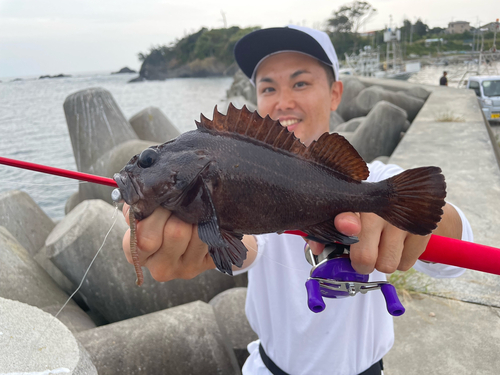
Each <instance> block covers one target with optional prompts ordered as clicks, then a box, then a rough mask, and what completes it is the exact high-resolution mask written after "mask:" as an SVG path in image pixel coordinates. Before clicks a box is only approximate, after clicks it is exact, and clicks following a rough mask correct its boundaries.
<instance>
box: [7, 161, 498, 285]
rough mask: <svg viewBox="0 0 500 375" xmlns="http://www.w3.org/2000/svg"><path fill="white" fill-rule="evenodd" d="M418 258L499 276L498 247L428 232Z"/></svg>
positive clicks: (40, 168) (96, 179)
mask: <svg viewBox="0 0 500 375" xmlns="http://www.w3.org/2000/svg"><path fill="white" fill-rule="evenodd" d="M0 164H4V165H8V166H11V167H16V168H22V169H28V170H32V171H35V172H42V173H47V174H52V175H56V176H60V177H66V178H71V179H75V180H80V181H87V182H92V183H95V184H101V185H106V186H111V187H115V188H117V187H118V185H117V183H116V182H115V180H113V179H112V178H108V177H102V176H96V175H92V174H88V173H82V172H75V171H70V170H67V169H61V168H55V167H49V166H46V165H41V164H35V163H29V162H25V161H20V160H15V159H9V158H4V157H0ZM115 197H116V195H115ZM114 200H116V199H114ZM285 233H288V234H295V235H300V236H303V237H307V234H306V233H303V232H301V231H285ZM419 259H420V260H423V261H427V262H434V263H441V264H447V265H450V266H456V267H461V268H468V269H471V270H475V271H481V272H486V273H491V274H495V275H500V249H497V248H494V247H490V246H486V245H480V244H476V243H472V242H466V241H461V240H456V239H453V238H447V237H442V236H438V235H435V234H433V235H431V238H430V240H429V243H428V244H427V247H426V249H425V251H424V253H423V254H422V255H420V257H419Z"/></svg>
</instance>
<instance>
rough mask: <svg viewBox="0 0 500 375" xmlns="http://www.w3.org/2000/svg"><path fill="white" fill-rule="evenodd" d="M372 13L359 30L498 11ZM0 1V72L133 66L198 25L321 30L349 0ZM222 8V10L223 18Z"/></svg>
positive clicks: (474, 5) (404, 2) (378, 1)
mask: <svg viewBox="0 0 500 375" xmlns="http://www.w3.org/2000/svg"><path fill="white" fill-rule="evenodd" d="M368 2H369V3H370V4H371V5H372V6H373V7H374V8H376V9H377V13H376V15H375V16H373V17H372V18H371V19H370V21H369V22H368V23H367V24H366V25H365V26H364V29H362V30H361V31H363V30H364V31H370V30H380V29H383V28H384V27H385V26H387V25H388V24H389V22H390V16H391V15H392V25H393V26H395V25H396V26H397V25H402V23H403V19H405V18H406V19H409V20H410V21H412V22H415V21H416V20H417V19H418V18H420V19H422V21H424V22H425V23H426V24H428V25H429V26H430V27H431V28H432V27H447V25H448V22H450V21H461V20H464V21H469V22H470V23H471V25H473V26H477V25H478V24H480V25H483V24H486V23H488V22H493V21H495V19H496V18H499V17H500V5H498V4H499V2H498V0H481V1H471V0H467V1H465V0H453V1H452V0H418V1H415V0H412V1H408V0H371V1H370V0H369V1H368ZM245 3H246V4H247V7H246V8H245V9H242V4H243V2H241V1H235V0H221V1H202V0H190V1H179V0H175V1H171V0H163V1H161V0H140V1H139V0H135V1H133V0H119V1H118V0H0V77H4V78H6V77H7V78H8V77H11V78H17V77H30V76H33V77H34V76H39V75H45V74H50V75H54V74H60V73H63V74H74V73H81V72H105V71H106V72H110V71H117V70H119V69H120V68H122V67H125V66H128V67H129V68H131V69H135V70H138V69H139V68H140V61H139V60H138V58H137V54H138V53H139V52H143V53H144V52H147V51H148V50H149V49H150V48H151V47H152V46H157V45H168V44H170V43H173V42H175V41H176V40H178V39H181V38H182V37H184V36H185V35H187V34H190V33H192V32H195V31H198V30H199V29H200V28H201V27H207V28H209V29H211V28H220V27H224V18H225V20H226V24H227V26H240V27H248V26H261V27H276V26H285V25H287V24H290V23H293V24H299V25H304V26H309V27H315V28H318V29H322V28H323V27H324V25H325V23H326V20H327V19H328V18H330V17H331V15H332V13H333V12H334V11H335V10H338V9H339V8H340V7H341V6H342V5H345V4H348V3H349V1H338V0H329V1H326V0H308V1H304V0H301V1H297V0H288V1H286V2H285V1H281V0H279V1H270V0H253V1H247V2H245ZM223 14H224V17H223Z"/></svg>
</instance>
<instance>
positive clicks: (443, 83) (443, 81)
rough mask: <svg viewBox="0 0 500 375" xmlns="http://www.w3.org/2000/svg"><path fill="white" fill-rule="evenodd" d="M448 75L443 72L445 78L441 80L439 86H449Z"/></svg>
mask: <svg viewBox="0 0 500 375" xmlns="http://www.w3.org/2000/svg"><path fill="white" fill-rule="evenodd" d="M447 74H448V73H446V72H443V76H442V77H441V79H440V80H439V85H440V86H448V78H446V75H447Z"/></svg>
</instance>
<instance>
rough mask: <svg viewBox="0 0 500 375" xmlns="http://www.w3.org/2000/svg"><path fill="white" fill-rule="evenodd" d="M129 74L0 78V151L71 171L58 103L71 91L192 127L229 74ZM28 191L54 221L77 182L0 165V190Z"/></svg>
mask: <svg viewBox="0 0 500 375" xmlns="http://www.w3.org/2000/svg"><path fill="white" fill-rule="evenodd" d="M135 76H136V75H134V74H116V75H111V74H109V73H108V74H94V75H81V76H80V75H76V76H72V77H68V78H55V79H41V80H38V79H25V80H21V81H6V80H2V81H3V82H2V83H0V156H3V157H6V158H13V159H18V160H23V161H28V162H32V163H38V164H44V165H49V166H52V167H57V168H64V169H70V170H76V164H75V159H74V156H73V149H72V146H71V140H70V137H69V133H68V128H67V125H66V118H65V115H64V110H63V103H64V100H65V99H66V97H67V96H68V95H70V94H72V93H75V92H77V91H80V90H84V89H88V88H91V87H102V88H104V89H106V90H108V91H110V92H111V94H112V95H113V97H114V98H115V100H116V102H117V103H118V106H119V107H120V109H121V110H122V112H123V114H124V115H125V118H127V119H130V118H131V117H132V116H133V115H135V114H136V113H137V112H139V111H141V110H143V109H145V108H147V107H149V106H155V107H158V108H160V110H161V111H162V112H163V113H164V114H165V115H166V116H167V117H168V118H169V119H170V120H171V121H172V123H173V124H174V125H175V126H176V127H177V128H178V129H179V131H181V132H185V131H188V130H193V129H195V128H196V125H195V123H194V121H195V120H199V118H200V113H203V114H205V115H206V116H207V117H209V118H212V112H213V109H214V107H215V105H217V104H219V105H221V104H222V103H221V102H222V101H223V100H224V99H225V97H226V90H227V89H229V87H230V86H231V83H232V78H227V77H225V78H179V79H169V80H166V81H148V82H138V83H127V82H128V81H129V80H130V79H131V78H134V77H135ZM9 190H22V191H25V192H27V193H28V194H29V195H30V196H31V197H32V198H33V199H34V200H35V202H36V203H37V204H38V205H39V206H40V207H41V208H42V209H43V210H44V211H45V213H46V214H47V215H49V216H50V217H51V218H52V219H54V220H59V219H61V218H62V217H64V205H65V204H66V201H67V199H68V198H69V197H70V196H71V195H72V194H73V193H74V192H76V191H77V190H78V182H77V181H74V180H69V179H66V178H62V177H57V176H52V175H47V174H44V173H38V172H33V171H28V170H23V169H18V168H13V167H7V166H3V165H0V194H1V193H3V192H6V191H9Z"/></svg>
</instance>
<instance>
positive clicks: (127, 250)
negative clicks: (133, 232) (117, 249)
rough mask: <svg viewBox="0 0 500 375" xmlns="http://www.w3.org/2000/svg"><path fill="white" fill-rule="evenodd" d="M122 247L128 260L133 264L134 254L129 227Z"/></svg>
mask: <svg viewBox="0 0 500 375" xmlns="http://www.w3.org/2000/svg"><path fill="white" fill-rule="evenodd" d="M122 247H123V252H124V253H125V257H126V258H127V262H129V263H130V264H133V262H132V255H131V254H130V228H129V229H127V231H126V232H125V235H124V236H123V241H122Z"/></svg>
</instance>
